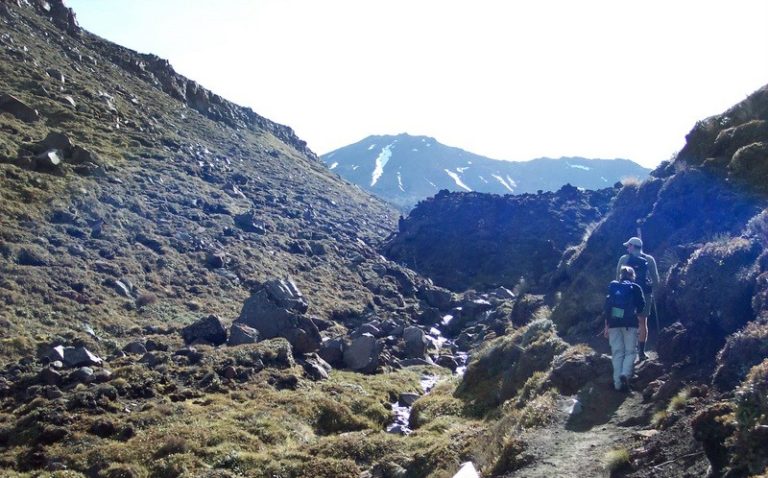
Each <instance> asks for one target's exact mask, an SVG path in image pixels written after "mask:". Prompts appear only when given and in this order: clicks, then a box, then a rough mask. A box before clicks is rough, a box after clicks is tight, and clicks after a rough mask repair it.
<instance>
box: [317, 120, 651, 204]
mask: <svg viewBox="0 0 768 478" xmlns="http://www.w3.org/2000/svg"><path fill="white" fill-rule="evenodd" d="M321 159H322V160H323V162H325V164H326V165H327V166H328V167H329V168H330V169H331V170H333V171H334V172H335V173H337V174H339V175H340V176H342V177H343V178H345V179H347V180H349V181H351V182H353V183H355V184H357V185H359V186H360V187H362V188H363V189H366V190H368V191H370V192H371V193H373V194H375V195H377V196H379V197H380V198H382V199H384V200H386V201H389V202H391V203H393V204H396V205H398V206H400V207H402V208H410V207H412V206H413V205H415V204H416V203H417V202H419V201H420V200H422V199H426V198H427V197H430V196H433V195H434V194H436V193H437V192H438V191H440V190H441V189H448V190H451V191H464V192H472V191H477V192H486V193H495V194H518V193H526V192H536V191H539V190H543V191H556V190H558V189H559V188H560V187H561V186H563V185H564V184H568V183H570V184H573V185H575V186H577V187H580V188H584V189H601V188H605V187H609V186H612V185H613V184H615V183H616V182H617V181H620V180H622V179H623V178H625V177H628V176H633V177H638V178H645V177H646V176H648V174H649V173H650V170H649V169H646V168H643V167H642V166H640V165H638V164H637V163H634V162H633V161H630V160H626V159H610V160H608V159H587V158H581V157H561V158H558V159H552V158H537V159H533V160H530V161H501V160H496V159H492V158H488V157H485V156H481V155H478V154H475V153H471V152H468V151H465V150H463V149H461V148H457V147H453V146H446V145H444V144H442V143H440V142H439V141H437V140H436V139H435V138H433V137H431V136H423V135H420V136H414V135H410V134H408V133H399V134H396V135H371V136H368V137H366V138H365V139H363V140H361V141H358V142H357V143H354V144H351V145H349V146H345V147H343V148H339V149H337V150H335V151H331V152H330V153H327V154H324V155H322V156H321Z"/></svg>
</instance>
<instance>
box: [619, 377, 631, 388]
mask: <svg viewBox="0 0 768 478" xmlns="http://www.w3.org/2000/svg"><path fill="white" fill-rule="evenodd" d="M619 381H620V382H621V387H619V391H620V392H629V380H627V376H626V375H622V376H621V377H619Z"/></svg>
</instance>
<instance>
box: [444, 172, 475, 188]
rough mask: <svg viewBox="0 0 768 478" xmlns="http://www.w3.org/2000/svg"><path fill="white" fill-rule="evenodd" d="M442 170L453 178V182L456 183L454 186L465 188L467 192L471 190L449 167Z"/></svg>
mask: <svg viewBox="0 0 768 478" xmlns="http://www.w3.org/2000/svg"><path fill="white" fill-rule="evenodd" d="M443 171H445V174H447V175H448V176H450V177H451V179H453V182H455V183H456V186H458V187H460V188H463V189H466V190H467V191H469V192H472V190H471V189H470V188H469V187H468V186H467V185H466V184H464V182H462V180H461V178H460V177H459V175H458V174H456V173H454V172H453V171H451V170H450V169H443Z"/></svg>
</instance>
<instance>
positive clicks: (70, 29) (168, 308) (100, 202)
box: [0, 2, 396, 350]
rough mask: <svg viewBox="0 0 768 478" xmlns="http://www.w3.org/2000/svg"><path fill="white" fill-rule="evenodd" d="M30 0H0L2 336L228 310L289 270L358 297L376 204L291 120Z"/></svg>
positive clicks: (347, 298)
mask: <svg viewBox="0 0 768 478" xmlns="http://www.w3.org/2000/svg"><path fill="white" fill-rule="evenodd" d="M32 3H33V4H34V6H25V7H23V8H19V7H17V6H16V5H15V2H10V3H9V2H4V3H2V4H0V6H1V10H0V19H1V20H2V24H0V27H1V28H2V32H0V42H1V43H2V49H0V56H1V57H2V62H1V64H0V69H2V75H0V94H1V95H2V100H0V111H2V115H1V116H0V128H2V132H3V133H2V135H0V181H1V182H2V187H1V188H0V191H1V192H0V194H2V201H1V204H0V217H2V223H3V227H2V233H1V235H0V252H1V253H2V260H1V261H0V267H2V287H0V295H1V296H2V301H3V302H4V304H5V307H3V308H2V312H0V315H1V316H2V319H1V320H2V321H3V323H4V327H3V332H2V334H3V335H4V336H5V337H9V338H13V339H14V340H16V341H18V343H19V344H23V343H24V341H25V339H26V338H29V337H33V336H35V335H36V334H37V333H39V332H41V331H44V330H49V328H50V326H51V325H52V324H54V323H55V324H56V328H57V329H59V333H62V332H64V331H65V330H70V331H79V330H82V328H83V324H84V323H86V322H87V323H88V324H89V325H90V326H91V327H92V328H93V329H94V330H96V331H97V332H98V333H99V334H104V333H106V332H107V331H111V332H116V331H120V330H128V329H130V328H131V327H133V326H147V325H156V324H161V323H168V322H170V321H172V322H174V323H184V322H186V321H190V320H192V319H193V318H195V317H197V316H199V315H201V314H208V313H216V314H219V315H220V316H222V317H234V316H235V315H236V314H237V312H238V311H239V309H240V305H241V304H242V301H243V300H244V299H245V298H246V297H247V294H248V292H249V290H250V289H252V288H253V287H255V285H257V284H259V283H261V282H263V281H264V280H266V279H268V278H272V277H285V276H289V275H290V276H292V277H293V278H294V280H295V281H296V283H297V284H298V285H299V287H301V289H302V290H303V291H304V292H305V293H307V294H311V295H312V296H313V300H312V303H311V305H310V313H312V314H316V315H318V316H320V317H325V318H330V317H331V316H332V314H333V313H334V312H335V311H347V310H358V311H359V310H363V309H364V308H365V307H367V306H368V305H369V304H370V303H371V302H372V298H373V295H372V293H371V291H370V290H369V289H368V288H367V287H366V286H365V285H363V282H366V279H363V278H361V277H360V274H359V269H360V268H367V267H370V266H371V265H373V263H375V262H377V261H378V259H376V258H377V257H378V256H377V254H376V253H375V252H374V249H373V248H372V247H371V245H372V244H375V243H376V242H377V241H378V240H380V239H381V238H383V237H384V236H385V235H386V234H387V233H389V231H390V228H392V227H393V224H394V223H393V218H394V217H396V216H395V215H394V214H393V212H392V211H391V210H390V209H389V208H388V207H387V206H385V205H384V204H383V203H382V202H380V201H377V200H375V199H373V198H371V197H370V196H368V195H365V194H362V193H361V192H359V191H358V190H357V189H356V188H355V187H353V186H351V185H349V184H348V183H345V182H344V181H342V180H340V179H339V178H338V177H336V176H335V175H333V174H330V173H328V172H327V170H326V168H325V167H324V166H323V165H322V163H321V162H320V161H319V160H318V159H317V157H316V156H315V155H314V154H313V153H311V152H310V151H309V150H307V148H306V145H305V143H304V142H303V141H301V140H299V139H298V138H297V137H296V136H295V135H294V134H293V132H292V131H291V130H290V128H288V127H285V126H281V125H277V124H275V123H272V122H271V121H269V120H267V119H265V118H263V117H260V116H259V115H258V114H256V113H254V112H253V111H251V110H249V109H247V108H241V107H238V106H236V105H234V104H231V103H229V102H227V101H226V100H224V99H222V98H220V97H218V96H216V95H213V94H212V93H210V92H209V91H207V90H205V89H204V88H203V87H201V86H200V85H198V84H196V83H195V82H194V81H192V80H188V79H186V78H183V77H182V76H180V75H178V74H176V73H174V71H173V68H172V67H171V66H170V65H169V64H168V63H167V62H166V61H164V60H162V59H159V58H157V57H153V56H151V55H139V54H137V53H135V52H132V51H130V50H127V49H124V48H121V47H118V46H117V45H113V44H111V43H108V42H106V41H104V40H102V39H100V38H98V37H96V36H93V35H91V34H89V33H88V32H85V31H82V30H80V29H79V28H78V27H77V26H76V23H75V22H74V17H73V16H72V14H71V13H70V12H69V10H67V9H66V8H64V7H63V6H62V5H61V2H32ZM369 261H372V262H369ZM366 264H367V265H366ZM53 271H55V272H53ZM342 278H343V280H341V279H342ZM120 284H121V285H120ZM23 349H24V347H21V350H23Z"/></svg>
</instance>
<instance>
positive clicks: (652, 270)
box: [616, 237, 659, 362]
mask: <svg viewBox="0 0 768 478" xmlns="http://www.w3.org/2000/svg"><path fill="white" fill-rule="evenodd" d="M624 247H626V248H627V253H626V254H624V255H623V256H621V258H619V264H618V265H617V266H616V280H621V277H620V275H621V268H622V267H624V266H629V267H631V268H632V269H634V271H635V282H636V283H637V284H638V285H639V286H640V287H641V288H642V289H643V295H644V296H645V307H644V308H643V310H642V311H640V312H639V314H638V315H639V317H640V319H641V323H640V329H639V330H638V337H637V356H638V359H639V361H640V362H642V361H643V360H645V359H647V358H648V356H647V355H645V342H646V340H648V316H649V315H651V306H652V305H653V289H655V288H656V287H658V285H659V270H658V269H657V268H656V259H654V258H653V256H651V255H649V254H646V253H644V252H643V241H642V239H640V238H639V237H630V238H629V240H628V241H627V242H625V243H624Z"/></svg>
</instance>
